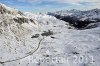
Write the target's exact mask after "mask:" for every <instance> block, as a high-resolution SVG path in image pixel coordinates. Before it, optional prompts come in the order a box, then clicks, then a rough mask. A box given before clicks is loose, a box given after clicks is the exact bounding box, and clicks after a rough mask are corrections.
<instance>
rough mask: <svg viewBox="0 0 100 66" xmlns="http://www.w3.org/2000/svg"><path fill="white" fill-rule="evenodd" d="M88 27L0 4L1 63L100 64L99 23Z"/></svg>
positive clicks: (21, 65)
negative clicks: (72, 24) (82, 28)
mask: <svg viewBox="0 0 100 66" xmlns="http://www.w3.org/2000/svg"><path fill="white" fill-rule="evenodd" d="M73 11H74V12H75V11H76V10H73ZM73 11H72V12H73ZM76 12H78V11H76ZM79 12H80V11H79ZM94 26H97V27H94ZM91 27H94V28H93V29H91ZM85 28H89V29H85V30H76V29H75V28H74V27H72V26H70V25H69V23H67V22H65V21H62V20H59V19H57V18H56V17H54V16H50V15H46V14H32V13H29V12H21V11H18V10H16V9H13V8H10V7H7V6H5V5H4V4H0V66H99V65H100V63H99V61H100V58H99V57H100V51H99V50H100V23H99V22H98V23H91V24H89V25H88V26H86V27H85Z"/></svg>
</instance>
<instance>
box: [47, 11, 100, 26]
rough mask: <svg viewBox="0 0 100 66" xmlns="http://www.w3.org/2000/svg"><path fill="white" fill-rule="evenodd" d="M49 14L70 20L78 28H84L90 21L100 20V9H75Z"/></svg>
mask: <svg viewBox="0 0 100 66" xmlns="http://www.w3.org/2000/svg"><path fill="white" fill-rule="evenodd" d="M48 15H52V16H55V17H56V18H58V19H60V20H64V21H66V22H69V23H70V24H72V25H73V26H75V27H76V28H84V27H86V26H87V25H88V24H90V23H95V22H100V9H93V10H87V11H80V10H75V9H73V10H66V11H57V12H54V13H48Z"/></svg>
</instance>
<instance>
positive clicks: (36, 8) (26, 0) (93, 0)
mask: <svg viewBox="0 0 100 66" xmlns="http://www.w3.org/2000/svg"><path fill="white" fill-rule="evenodd" d="M0 3H3V4H5V5H7V6H9V7H12V8H16V9H18V10H20V11H24V12H32V13H39V12H41V13H45V12H55V11H59V10H71V9H78V10H90V9H95V8H100V0H0Z"/></svg>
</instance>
